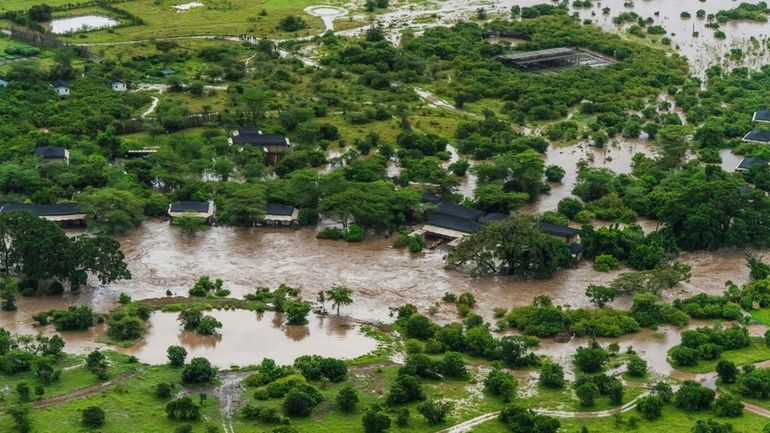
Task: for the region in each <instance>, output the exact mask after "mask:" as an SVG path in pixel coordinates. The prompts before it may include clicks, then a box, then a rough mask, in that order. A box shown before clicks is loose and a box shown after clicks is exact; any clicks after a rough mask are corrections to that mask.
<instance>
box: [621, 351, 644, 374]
mask: <svg viewBox="0 0 770 433" xmlns="http://www.w3.org/2000/svg"><path fill="white" fill-rule="evenodd" d="M626 371H628V374H629V376H631V377H644V376H646V375H647V361H645V360H644V359H643V358H642V357H641V356H639V355H631V356H629V357H628V362H627V363H626Z"/></svg>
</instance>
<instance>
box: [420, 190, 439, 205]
mask: <svg viewBox="0 0 770 433" xmlns="http://www.w3.org/2000/svg"><path fill="white" fill-rule="evenodd" d="M420 200H422V201H424V202H427V203H433V204H439V203H441V197H439V196H437V195H436V194H433V193H432V192H430V191H424V192H423V193H422V195H420Z"/></svg>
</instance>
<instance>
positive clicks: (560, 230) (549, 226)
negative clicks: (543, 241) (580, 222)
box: [540, 222, 579, 243]
mask: <svg viewBox="0 0 770 433" xmlns="http://www.w3.org/2000/svg"><path fill="white" fill-rule="evenodd" d="M540 230H542V231H543V232H544V233H545V234H548V235H551V236H554V237H557V238H563V239H564V240H565V241H567V243H572V242H573V240H574V239H575V238H576V237H577V235H578V232H579V230H578V229H576V228H572V227H569V226H563V225H561V224H554V223H546V222H541V223H540Z"/></svg>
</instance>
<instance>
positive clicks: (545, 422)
mask: <svg viewBox="0 0 770 433" xmlns="http://www.w3.org/2000/svg"><path fill="white" fill-rule="evenodd" d="M499 419H500V421H501V422H502V423H503V424H505V425H506V426H508V429H509V430H511V432H512V433H556V432H557V431H558V430H559V427H561V423H560V422H559V420H558V419H556V418H552V417H550V416H546V415H538V414H537V413H535V412H534V411H533V410H531V409H525V408H523V407H521V406H518V405H516V404H512V405H510V406H507V407H505V408H503V410H501V411H500V415H499Z"/></svg>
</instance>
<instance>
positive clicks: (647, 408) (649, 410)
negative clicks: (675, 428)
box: [636, 395, 663, 420]
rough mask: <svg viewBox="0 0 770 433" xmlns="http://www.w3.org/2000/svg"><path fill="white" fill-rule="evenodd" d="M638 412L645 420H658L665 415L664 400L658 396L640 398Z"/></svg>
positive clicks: (637, 405) (637, 406) (637, 404)
mask: <svg viewBox="0 0 770 433" xmlns="http://www.w3.org/2000/svg"><path fill="white" fill-rule="evenodd" d="M636 410H638V411H639V413H641V414H642V416H643V417H644V418H645V419H650V420H652V419H657V418H660V415H661V414H662V413H663V400H661V398H660V397H658V396H657V395H649V396H646V397H642V398H640V399H639V400H638V401H637V403H636Z"/></svg>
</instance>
